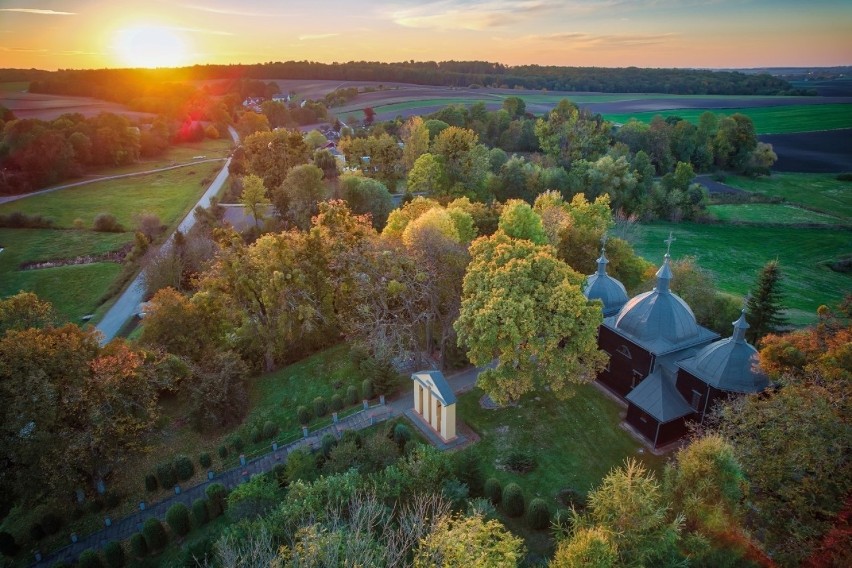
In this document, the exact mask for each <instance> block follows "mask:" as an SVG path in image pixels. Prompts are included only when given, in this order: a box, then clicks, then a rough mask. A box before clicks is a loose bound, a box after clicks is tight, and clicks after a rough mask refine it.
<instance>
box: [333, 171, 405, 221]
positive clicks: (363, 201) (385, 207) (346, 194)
mask: <svg viewBox="0 0 852 568" xmlns="http://www.w3.org/2000/svg"><path fill="white" fill-rule="evenodd" d="M340 186H341V189H342V192H341V193H342V195H343V199H345V200H346V202H347V203H348V204H349V208H350V209H351V210H352V213H354V214H355V215H363V214H365V213H369V214H370V218H371V219H372V222H373V227H374V228H375V229H377V230H381V229H383V228H384V226H385V223H387V220H388V215H389V214H390V212H391V211H392V210H393V198H392V197H391V194H390V192H389V191H388V188H387V187H385V186H384V184H383V183H382V182H380V181H378V180H375V179H371V178H365V177H363V176H357V175H345V176H343V178H341V180H340Z"/></svg>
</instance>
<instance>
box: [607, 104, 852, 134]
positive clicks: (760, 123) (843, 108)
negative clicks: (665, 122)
mask: <svg viewBox="0 0 852 568" xmlns="http://www.w3.org/2000/svg"><path fill="white" fill-rule="evenodd" d="M706 110H714V111H716V112H720V113H721V114H725V115H731V114H734V113H741V114H744V115H746V116H748V117H750V118H751V119H752V121H754V127H755V129H756V130H757V133H758V134H781V133H790V132H810V131H815V130H832V129H839V128H852V104H823V105H789V106H781V107H774V106H773V107H764V108H746V107H743V108H726V109H718V110H717V109H694V108H689V109H671V110H659V111H654V112H643V113H620V114H616V113H603V114H604V117H605V118H606V119H607V120H611V121H613V122H617V123H622V124H623V123H625V122H627V121H628V120H630V119H631V118H635V119H637V120H640V121H642V122H650V121H651V119H652V118H654V116H656V115H658V114H659V115H662V116H664V117H665V116H679V117H681V118H683V119H686V120H689V121H690V122H694V123H697V122H698V118H699V117H700V116H701V114H702V113H704V112H705V111H706Z"/></svg>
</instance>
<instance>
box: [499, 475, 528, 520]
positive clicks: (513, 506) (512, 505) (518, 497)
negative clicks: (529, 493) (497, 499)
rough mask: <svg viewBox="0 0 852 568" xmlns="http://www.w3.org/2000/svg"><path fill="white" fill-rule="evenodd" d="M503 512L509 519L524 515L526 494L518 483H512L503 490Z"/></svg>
mask: <svg viewBox="0 0 852 568" xmlns="http://www.w3.org/2000/svg"><path fill="white" fill-rule="evenodd" d="M503 512H504V513H506V515H507V516H509V517H520V516H521V515H523V514H524V492H523V491H522V490H521V487H520V486H519V485H518V484H517V483H510V484H508V485H507V486H506V487H504V488H503Z"/></svg>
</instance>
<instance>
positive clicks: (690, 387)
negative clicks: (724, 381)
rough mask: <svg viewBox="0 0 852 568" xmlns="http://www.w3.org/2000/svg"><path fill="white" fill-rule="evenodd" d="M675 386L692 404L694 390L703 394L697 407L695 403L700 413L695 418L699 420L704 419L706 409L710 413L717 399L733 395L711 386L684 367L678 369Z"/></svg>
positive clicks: (724, 398)
mask: <svg viewBox="0 0 852 568" xmlns="http://www.w3.org/2000/svg"><path fill="white" fill-rule="evenodd" d="M675 387H676V388H677V390H678V392H679V393H680V395H681V396H682V397H683V399H684V400H685V401H686V402H687V403H688V404H690V405H693V395H694V393H693V391H695V392H698V393H699V394H700V395H701V400H700V402H699V404H698V406H697V408H696V407H695V406H694V405H693V408H695V409H696V412H697V413H698V415H697V416H696V417H695V420H696V421H698V422H701V421H703V420H704V414H705V411H706V412H707V413H710V412H711V411H712V410H713V405H714V404H716V402H717V401H719V400H727V399H728V398H730V396H731V395H730V394H729V393H727V392H725V391H721V390H719V389H717V388H714V387H711V386H710V385H708V384H707V383H705V382H704V381H702V380H701V379H699V378H698V377H696V376H695V375H693V374H692V373H690V372H689V371H685V370H683V369H678V372H677V381H676V382H675Z"/></svg>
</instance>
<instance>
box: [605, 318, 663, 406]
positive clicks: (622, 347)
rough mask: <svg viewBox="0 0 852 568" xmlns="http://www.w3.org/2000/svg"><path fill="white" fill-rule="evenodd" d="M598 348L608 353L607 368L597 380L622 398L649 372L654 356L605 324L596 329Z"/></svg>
mask: <svg viewBox="0 0 852 568" xmlns="http://www.w3.org/2000/svg"><path fill="white" fill-rule="evenodd" d="M598 348H600V349H602V350H604V351H606V352H607V353H609V368H608V369H604V370H603V371H601V372H600V374H599V375H598V381H600V382H601V383H603V384H604V385H605V386H606V387H607V388H609V390H611V391H613V392H614V393H616V394H618V395H619V396H621V397H622V398H624V397H625V396H626V395H627V393H629V392H630V391H631V390H633V388H634V387H635V386H636V385H638V384H639V383H640V382H642V379H644V378H645V377H647V376H648V374H650V372H651V365H652V364H653V361H654V356H653V355H651V354H650V353H649V352H648V351H646V350H645V349H643V348H642V347H639V346H638V345H636V344H635V343H633V342H632V341H629V340H627V339H625V338H623V337H621V336H620V335H618V334H617V333H615V332H614V331H612V330H611V329H609V328H607V327H605V326H601V327H600V328H599V329H598ZM628 354H629V356H628Z"/></svg>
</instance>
